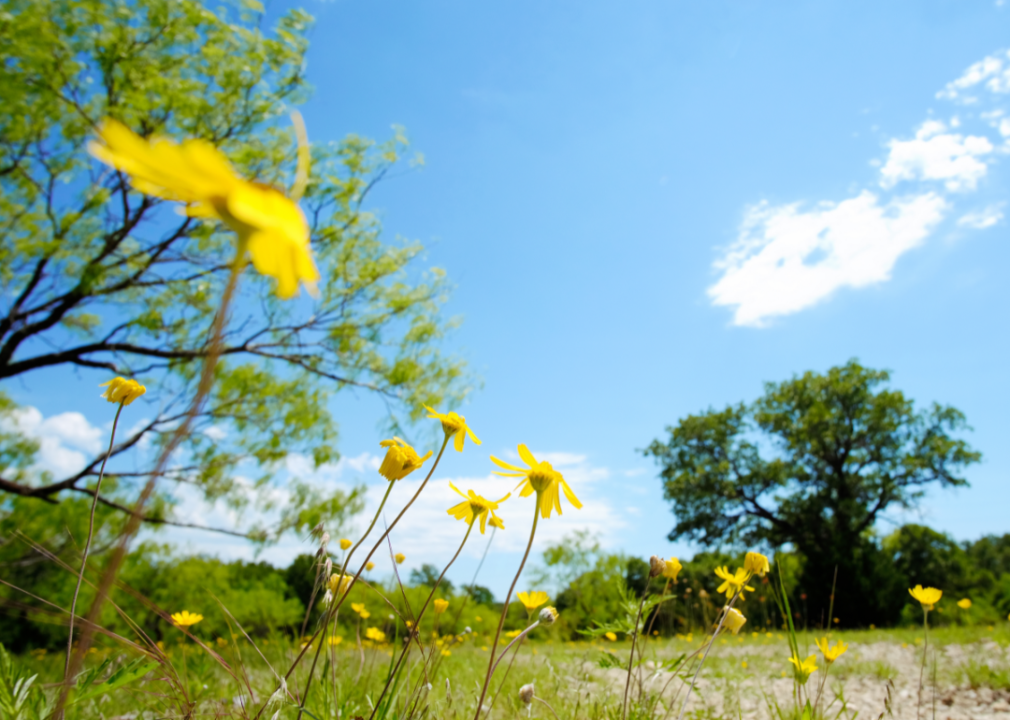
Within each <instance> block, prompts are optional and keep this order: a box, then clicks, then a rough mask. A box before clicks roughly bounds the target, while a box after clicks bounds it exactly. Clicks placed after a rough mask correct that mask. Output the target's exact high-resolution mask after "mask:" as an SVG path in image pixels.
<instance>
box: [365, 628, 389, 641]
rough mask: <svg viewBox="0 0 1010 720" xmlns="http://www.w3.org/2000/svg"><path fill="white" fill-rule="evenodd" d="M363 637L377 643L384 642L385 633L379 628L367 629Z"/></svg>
mask: <svg viewBox="0 0 1010 720" xmlns="http://www.w3.org/2000/svg"><path fill="white" fill-rule="evenodd" d="M365 637H366V638H368V639H369V640H374V641H375V642H379V643H381V642H386V633H384V632H382V630H380V629H379V628H374V627H370V628H368V629H367V630H365Z"/></svg>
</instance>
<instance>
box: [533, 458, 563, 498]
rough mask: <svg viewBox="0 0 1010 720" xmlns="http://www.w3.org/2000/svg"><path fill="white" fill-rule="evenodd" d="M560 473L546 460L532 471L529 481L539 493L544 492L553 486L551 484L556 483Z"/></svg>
mask: <svg viewBox="0 0 1010 720" xmlns="http://www.w3.org/2000/svg"><path fill="white" fill-rule="evenodd" d="M557 476H558V473H557V471H556V470H555V469H554V468H553V467H552V466H551V464H550V463H549V462H547V461H546V460H544V461H542V462H541V463H540V464H539V465H537V466H536V467H535V468H533V469H532V470H530V474H529V476H528V477H529V479H530V485H532V486H533V489H534V490H536V491H537V492H538V493H541V492H543V491H544V490H546V489H547V488H549V487H550V486H551V483H553V482H555V481H556V479H557Z"/></svg>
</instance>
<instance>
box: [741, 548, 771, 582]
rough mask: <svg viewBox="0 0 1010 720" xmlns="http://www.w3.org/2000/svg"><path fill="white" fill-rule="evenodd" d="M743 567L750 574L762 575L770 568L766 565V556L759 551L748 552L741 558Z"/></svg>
mask: <svg viewBox="0 0 1010 720" xmlns="http://www.w3.org/2000/svg"><path fill="white" fill-rule="evenodd" d="M743 569H744V570H746V571H747V572H749V573H751V574H752V575H760V576H761V577H764V576H765V574H766V573H767V572H768V571H769V570H770V569H771V567H770V566H769V565H768V558H767V557H765V556H764V555H762V554H761V553H756V552H749V553H747V556H746V557H745V558H744V560H743Z"/></svg>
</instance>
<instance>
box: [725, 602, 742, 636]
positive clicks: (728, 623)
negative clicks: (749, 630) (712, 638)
mask: <svg viewBox="0 0 1010 720" xmlns="http://www.w3.org/2000/svg"><path fill="white" fill-rule="evenodd" d="M745 622H747V618H745V617H744V616H743V613H742V612H740V611H739V610H737V609H736V608H726V619H725V620H723V621H722V626H723V627H724V628H726V629H727V630H729V631H730V632H731V633H733V634H734V635H736V634H737V633H738V632H740V628H742V627H743V625H744V623H745Z"/></svg>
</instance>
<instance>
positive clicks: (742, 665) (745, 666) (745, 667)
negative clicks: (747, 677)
mask: <svg viewBox="0 0 1010 720" xmlns="http://www.w3.org/2000/svg"><path fill="white" fill-rule="evenodd" d="M740 667H742V668H743V669H744V670H746V669H747V661H746V660H744V661H743V662H742V663H740Z"/></svg>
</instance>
